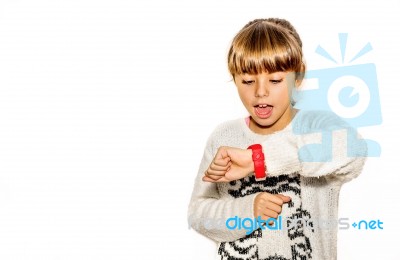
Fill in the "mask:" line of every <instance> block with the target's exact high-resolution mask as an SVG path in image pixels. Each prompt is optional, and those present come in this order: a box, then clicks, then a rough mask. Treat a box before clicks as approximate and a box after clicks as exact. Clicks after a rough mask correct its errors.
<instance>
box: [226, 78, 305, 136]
mask: <svg viewBox="0 0 400 260" xmlns="http://www.w3.org/2000/svg"><path fill="white" fill-rule="evenodd" d="M234 80H235V84H236V86H237V89H238V92H239V96H240V99H241V100H242V103H243V105H244V106H245V107H246V109H247V111H248V112H249V114H250V116H251V117H250V129H251V130H253V131H254V132H256V133H258V134H270V133H273V132H275V131H279V130H282V129H283V128H285V127H286V126H287V125H288V124H289V123H290V121H291V120H292V116H293V112H294V111H293V108H292V105H291V103H290V96H291V89H292V88H293V87H296V86H298V85H299V82H297V81H296V80H295V73H294V72H275V73H266V72H264V73H261V74H256V75H251V74H239V75H235V77H234Z"/></svg>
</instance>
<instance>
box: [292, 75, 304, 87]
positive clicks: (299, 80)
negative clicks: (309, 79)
mask: <svg viewBox="0 0 400 260" xmlns="http://www.w3.org/2000/svg"><path fill="white" fill-rule="evenodd" d="M302 82H303V79H302V78H300V77H298V79H296V80H295V82H294V85H295V86H296V88H299V87H300V85H301V83H302Z"/></svg>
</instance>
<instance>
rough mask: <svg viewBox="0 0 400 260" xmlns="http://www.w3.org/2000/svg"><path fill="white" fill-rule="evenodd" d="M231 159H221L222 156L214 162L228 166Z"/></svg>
mask: <svg viewBox="0 0 400 260" xmlns="http://www.w3.org/2000/svg"><path fill="white" fill-rule="evenodd" d="M230 161H231V159H230V158H229V157H227V158H224V159H221V158H219V159H218V158H216V159H215V160H214V161H213V164H215V165H218V166H227V165H228V164H229V163H230Z"/></svg>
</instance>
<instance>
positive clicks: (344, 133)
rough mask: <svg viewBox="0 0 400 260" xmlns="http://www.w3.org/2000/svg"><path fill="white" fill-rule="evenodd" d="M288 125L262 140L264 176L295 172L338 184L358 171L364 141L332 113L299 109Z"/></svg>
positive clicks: (364, 150) (360, 168)
mask: <svg viewBox="0 0 400 260" xmlns="http://www.w3.org/2000/svg"><path fill="white" fill-rule="evenodd" d="M291 125H292V127H291V129H290V130H288V131H284V132H282V133H278V134H273V135H271V136H270V138H268V139H266V140H265V142H264V143H263V149H264V153H265V157H266V159H265V161H266V166H267V172H268V175H270V176H276V175H281V174H285V173H287V172H294V171H298V172H299V173H300V174H301V175H303V176H305V177H321V176H324V177H326V178H327V179H329V180H332V181H335V182H337V183H339V184H342V183H344V182H347V181H349V180H351V179H353V178H355V177H357V176H358V175H359V174H360V173H361V171H362V168H363V165H364V162H365V157H366V156H367V144H366V142H365V140H363V139H362V138H361V136H360V135H359V134H358V133H357V131H356V130H355V129H354V128H352V127H350V126H349V125H348V124H347V123H345V122H344V121H343V120H342V119H340V118H339V117H337V116H336V115H335V114H333V113H330V112H321V111H308V112H299V113H298V115H296V117H295V119H293V122H292V124H291Z"/></svg>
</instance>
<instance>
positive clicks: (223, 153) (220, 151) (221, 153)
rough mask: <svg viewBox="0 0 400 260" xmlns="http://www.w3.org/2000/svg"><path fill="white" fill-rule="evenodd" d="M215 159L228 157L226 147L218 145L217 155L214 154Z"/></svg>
mask: <svg viewBox="0 0 400 260" xmlns="http://www.w3.org/2000/svg"><path fill="white" fill-rule="evenodd" d="M215 157H216V158H217V159H224V158H226V157H228V153H227V151H226V147H220V148H219V149H218V152H217V155H216V156H215Z"/></svg>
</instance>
